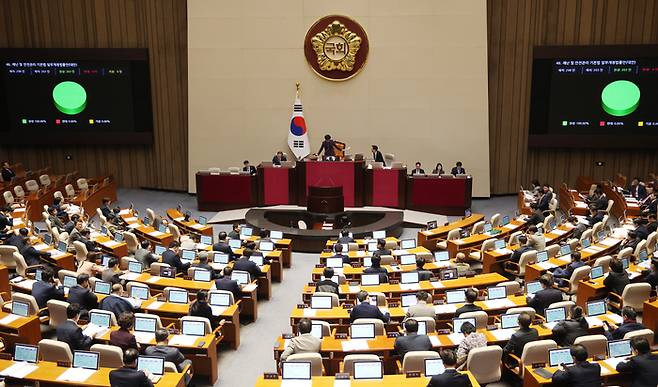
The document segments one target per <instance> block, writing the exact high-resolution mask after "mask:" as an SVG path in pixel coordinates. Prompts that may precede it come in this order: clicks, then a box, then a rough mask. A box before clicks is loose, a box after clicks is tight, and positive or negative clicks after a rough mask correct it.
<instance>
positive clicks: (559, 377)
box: [553, 344, 603, 387]
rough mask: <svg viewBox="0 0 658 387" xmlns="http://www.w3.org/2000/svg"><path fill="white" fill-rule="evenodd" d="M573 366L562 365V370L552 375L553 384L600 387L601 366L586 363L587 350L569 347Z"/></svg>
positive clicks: (581, 347) (582, 347)
mask: <svg viewBox="0 0 658 387" xmlns="http://www.w3.org/2000/svg"><path fill="white" fill-rule="evenodd" d="M570 352H571V357H572V358H573V360H574V365H572V366H567V365H565V364H562V369H560V370H557V371H555V373H554V374H553V383H555V384H556V385H560V386H574V387H575V386H578V387H600V386H601V383H602V382H603V380H602V379H601V366H600V365H599V364H597V363H590V362H588V361H587V357H588V355H587V348H585V347H584V346H582V345H580V344H576V345H574V346H572V347H571V351H570Z"/></svg>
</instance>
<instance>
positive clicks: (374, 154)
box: [372, 145, 386, 166]
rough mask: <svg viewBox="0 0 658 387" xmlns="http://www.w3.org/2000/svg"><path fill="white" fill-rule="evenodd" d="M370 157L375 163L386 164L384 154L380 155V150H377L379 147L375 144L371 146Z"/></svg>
mask: <svg viewBox="0 0 658 387" xmlns="http://www.w3.org/2000/svg"><path fill="white" fill-rule="evenodd" d="M372 159H373V160H374V161H375V162H376V163H382V165H383V166H386V161H384V155H382V152H380V151H379V147H378V146H377V145H373V146H372Z"/></svg>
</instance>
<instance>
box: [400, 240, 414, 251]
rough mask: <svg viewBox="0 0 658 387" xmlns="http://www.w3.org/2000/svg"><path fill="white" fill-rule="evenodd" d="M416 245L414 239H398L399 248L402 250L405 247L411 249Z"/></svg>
mask: <svg viewBox="0 0 658 387" xmlns="http://www.w3.org/2000/svg"><path fill="white" fill-rule="evenodd" d="M415 247H416V240H415V239H403V240H401V241H400V248H401V249H403V250H406V249H413V248H415Z"/></svg>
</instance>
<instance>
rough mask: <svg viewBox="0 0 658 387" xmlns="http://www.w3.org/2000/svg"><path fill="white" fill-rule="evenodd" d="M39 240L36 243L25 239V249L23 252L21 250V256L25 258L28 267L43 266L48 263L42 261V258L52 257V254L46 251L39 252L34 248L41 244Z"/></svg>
mask: <svg viewBox="0 0 658 387" xmlns="http://www.w3.org/2000/svg"><path fill="white" fill-rule="evenodd" d="M39 243H41V242H39V240H38V239H35V240H34V241H30V239H29V238H23V244H24V245H25V247H24V248H23V250H21V252H20V253H21V255H22V256H23V258H25V263H27V264H28V266H35V265H41V264H44V263H46V264H47V262H44V261H42V258H48V257H50V253H49V252H46V251H39V250H37V249H36V248H34V245H36V244H39Z"/></svg>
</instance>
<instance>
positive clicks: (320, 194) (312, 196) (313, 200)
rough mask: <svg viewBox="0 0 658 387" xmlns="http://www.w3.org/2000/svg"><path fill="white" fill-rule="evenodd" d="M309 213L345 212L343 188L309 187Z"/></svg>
mask: <svg viewBox="0 0 658 387" xmlns="http://www.w3.org/2000/svg"><path fill="white" fill-rule="evenodd" d="M306 209H307V210H308V212H312V213H318V214H335V213H338V212H343V211H344V210H345V198H344V197H343V187H340V186H338V187H319V186H309V187H308V206H307V208H306Z"/></svg>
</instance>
